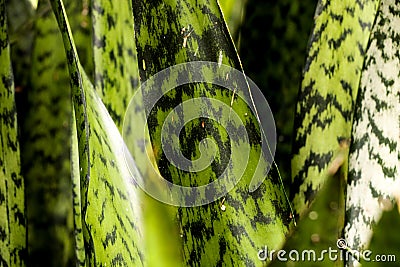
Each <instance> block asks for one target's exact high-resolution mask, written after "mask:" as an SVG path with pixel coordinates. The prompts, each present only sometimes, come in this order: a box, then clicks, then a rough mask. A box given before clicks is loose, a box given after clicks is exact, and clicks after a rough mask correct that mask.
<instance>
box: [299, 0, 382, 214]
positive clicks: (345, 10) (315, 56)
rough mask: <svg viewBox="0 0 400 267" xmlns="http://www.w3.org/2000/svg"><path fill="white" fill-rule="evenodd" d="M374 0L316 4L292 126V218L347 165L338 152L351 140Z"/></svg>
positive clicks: (321, 0)
mask: <svg viewBox="0 0 400 267" xmlns="http://www.w3.org/2000/svg"><path fill="white" fill-rule="evenodd" d="M378 2H379V1H378V0H366V1H341V0H340V1H325V0H320V1H319V2H318V6H317V9H316V12H315V17H314V20H315V25H314V29H313V32H312V35H311V38H310V41H309V48H308V54H307V60H306V63H305V67H304V73H303V81H302V84H301V90H300V93H299V98H298V102H297V106H296V115H295V125H294V133H295V134H294V142H293V154H292V157H293V158H292V180H293V183H292V190H291V199H292V202H293V206H294V210H295V213H297V214H300V215H301V214H302V213H303V212H304V211H305V210H306V208H307V207H308V206H309V205H310V203H311V201H312V200H313V198H314V196H315V193H316V192H317V191H318V189H319V188H320V187H321V185H322V184H323V183H324V181H325V180H326V178H327V177H328V176H330V175H332V174H334V173H335V172H336V171H337V170H338V169H339V168H340V167H341V166H340V164H339V165H338V163H345V162H346V161H347V160H346V159H347V155H348V150H347V151H344V152H343V150H346V147H348V145H347V143H348V141H349V140H350V138H351V127H352V121H353V112H354V105H355V101H356V97H357V91H358V87H359V81H360V75H361V69H362V66H363V63H364V58H365V52H366V50H367V44H368V39H369V36H370V32H371V29H372V25H373V22H374V20H375V17H376V11H377V7H378ZM338 153H339V154H341V155H338ZM338 157H339V158H338ZM342 158H343V159H342ZM343 169H344V170H345V172H344V179H346V177H347V171H346V168H343Z"/></svg>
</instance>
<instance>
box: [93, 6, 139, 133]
mask: <svg viewBox="0 0 400 267" xmlns="http://www.w3.org/2000/svg"><path fill="white" fill-rule="evenodd" d="M92 13H93V14H92V16H93V28H94V42H93V44H94V46H93V49H94V61H95V85H96V91H97V93H98V94H99V95H100V96H101V99H102V100H103V103H104V105H105V106H106V107H107V110H108V112H109V113H110V115H111V117H112V119H113V120H114V122H115V123H116V125H117V127H118V128H119V129H121V127H122V123H123V119H124V116H125V111H126V108H127V105H128V104H129V101H130V99H131V97H132V94H133V91H134V89H135V88H136V87H137V86H138V84H139V71H138V65H137V55H136V46H135V42H134V30H133V14H132V3H131V1H127V0H124V1H122V0H121V1H110V0H94V1H92Z"/></svg>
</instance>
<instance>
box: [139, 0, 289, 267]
mask: <svg viewBox="0 0 400 267" xmlns="http://www.w3.org/2000/svg"><path fill="white" fill-rule="evenodd" d="M133 12H134V19H135V37H136V46H137V51H138V61H139V73H140V78H141V80H142V81H146V80H147V79H149V78H151V77H152V76H153V75H154V74H156V73H158V72H159V71H161V70H163V69H165V68H168V67H171V66H174V65H176V64H179V63H185V62H190V61H198V60H203V61H212V62H218V64H220V65H222V64H226V65H229V66H232V67H235V68H237V69H239V70H240V69H241V66H240V62H239V58H238V56H237V53H236V51H235V47H234V45H233V43H232V40H231V37H230V35H229V32H228V30H227V27H226V25H225V21H224V19H223V17H222V14H221V11H220V9H219V6H218V5H217V2H216V1H179V0H178V1H133ZM184 71H185V70H183V72H182V73H179V72H173V73H171V75H172V76H171V77H170V79H169V81H168V82H169V84H168V82H166V81H165V84H164V85H163V86H161V87H151V86H150V87H146V88H144V91H143V95H144V97H145V99H148V98H147V97H149V98H151V96H152V95H154V94H157V93H158V92H159V91H161V92H162V91H165V90H166V89H167V86H168V85H170V84H171V83H174V82H176V81H177V80H179V75H183V76H185V75H187V74H185V73H184ZM210 72H211V73H210ZM208 75H209V76H208V77H210V78H212V77H214V76H213V75H212V70H211V71H210V70H209V72H208ZM214 78H215V77H214ZM153 90H154V91H153ZM238 90H243V91H246V90H248V89H247V88H238ZM198 97H205V98H208V99H213V98H214V99H218V100H220V101H222V103H225V105H226V106H228V107H230V108H231V110H232V112H236V113H237V114H239V117H240V118H241V119H242V121H245V125H246V128H247V130H248V133H249V135H251V138H252V139H251V140H252V141H251V148H250V149H251V150H250V158H249V160H247V161H246V160H245V159H239V160H238V162H236V163H234V164H242V165H243V166H247V169H246V172H245V174H244V176H243V179H242V180H241V181H240V182H239V184H237V185H236V187H235V188H234V189H233V190H232V191H231V192H229V193H228V194H227V195H225V196H224V197H222V198H220V199H219V200H217V201H215V202H213V203H210V204H208V205H204V206H200V207H188V208H184V207H180V208H177V216H178V220H179V222H180V228H181V239H182V242H183V257H184V265H188V266H222V265H234V264H238V265H240V266H255V265H259V264H260V261H259V260H258V259H257V251H258V250H259V249H260V248H261V247H262V246H264V245H268V246H269V247H271V248H278V247H279V246H280V245H281V244H282V242H283V241H284V238H285V234H286V233H287V232H288V225H289V223H290V221H291V219H290V211H289V206H288V203H287V201H286V199H285V196H284V192H283V189H282V184H281V182H280V180H279V179H278V177H277V176H275V177H271V176H268V177H267V179H266V180H265V181H264V182H263V183H262V184H261V186H260V187H259V189H257V190H256V191H254V192H252V193H249V184H250V180H251V178H252V176H253V174H254V171H255V169H256V167H257V163H258V162H259V159H260V154H261V145H260V140H261V134H260V130H259V128H257V126H256V125H258V123H257V118H256V115H255V114H253V113H252V111H251V109H250V107H249V106H247V105H246V103H245V102H244V101H243V100H241V99H240V98H237V97H235V96H234V95H233V94H232V92H229V91H227V92H224V90H222V89H221V88H218V87H217V86H213V85H207V86H206V85H204V84H190V85H187V86H181V87H179V88H177V89H176V90H172V91H171V92H169V93H167V94H165V95H164V96H163V98H162V99H161V100H160V101H159V102H158V103H157V104H156V105H155V106H154V107H152V110H151V113H150V116H149V118H148V123H149V132H150V135H151V140H152V147H153V151H154V154H155V159H156V162H157V165H158V167H159V170H160V173H161V174H162V175H163V177H164V178H165V179H166V180H168V181H169V182H172V183H174V184H178V185H183V186H198V185H205V184H208V183H209V182H211V181H214V180H216V179H217V178H218V176H219V175H220V174H221V173H222V171H223V170H224V168H225V166H226V163H227V161H228V159H229V157H230V156H231V155H230V151H229V150H230V147H229V140H230V139H229V138H233V139H234V141H235V142H236V141H237V142H240V140H237V139H235V137H232V136H229V137H228V136H227V133H226V131H225V130H224V129H223V127H222V126H221V124H222V125H223V124H226V123H227V122H228V121H229V116H226V117H225V116H221V115H218V108H217V107H216V106H213V105H212V104H210V105H204V106H201V108H202V109H203V110H205V111H207V112H208V113H209V114H211V115H210V116H212V117H213V118H218V119H217V120H218V121H219V122H220V123H221V124H218V123H216V122H215V121H213V120H207V119H205V118H196V119H194V120H192V121H190V122H189V123H188V124H187V125H185V127H184V128H183V129H182V131H181V134H182V136H180V140H179V142H180V144H179V145H180V147H181V148H182V153H183V154H184V155H185V157H187V158H188V159H190V160H195V159H197V158H198V157H199V156H200V150H199V148H198V147H199V143H200V141H201V140H202V139H203V138H210V139H213V140H214V142H215V144H216V145H217V147H218V152H217V154H216V158H215V159H214V163H212V164H211V167H207V168H206V169H204V170H202V171H201V172H199V173H198V174H196V173H190V172H189V173H188V172H185V171H183V170H180V169H178V168H176V167H174V166H173V164H171V163H170V162H169V161H168V159H167V158H166V156H165V154H164V153H163V151H162V149H161V130H162V126H163V123H164V122H166V121H167V120H166V118H168V119H169V120H170V121H171V122H172V121H176V122H183V121H184V116H185V114H186V115H189V113H190V112H191V111H190V108H189V110H186V111H184V112H183V114H177V115H176V117H175V115H173V116H172V117H173V119H172V118H171V117H167V116H168V114H169V113H170V112H171V110H172V109H174V108H175V107H176V106H177V105H179V104H181V103H183V102H184V101H185V100H190V99H194V98H198ZM232 99H233V101H232ZM187 103H190V102H187ZM262 115H264V114H261V116H262ZM166 138H167V139H166V143H168V144H174V142H175V141H174V140H175V139H173V138H172V135H167V136H166ZM236 138H237V137H236ZM175 149H177V147H175V148H173V153H179V152H177V150H175ZM232 156H233V157H237V158H240V156H241V155H240V154H239V153H237V154H234V155H232ZM261 162H262V163H261V165H262V166H263V167H266V166H267V165H268V161H267V159H266V158H264V157H263V156H261ZM228 169H229V167H228ZM230 171H231V172H232V170H230ZM263 171H264V170H261V172H259V173H257V175H258V176H259V177H260V178H264V177H266V174H265V173H264V172H263ZM231 175H232V176H234V175H237V174H236V173H233V172H232V173H231ZM201 198H205V196H198V198H197V200H199V199H201Z"/></svg>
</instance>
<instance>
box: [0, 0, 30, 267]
mask: <svg viewBox="0 0 400 267" xmlns="http://www.w3.org/2000/svg"><path fill="white" fill-rule="evenodd" d="M0 78H1V80H0V103H1V106H0V148H1V149H0V265H1V266H25V265H26V256H27V255H26V254H27V253H26V217H25V192H24V180H23V178H22V176H21V165H20V149H19V147H20V145H19V140H18V129H17V112H16V104H15V99H14V97H15V92H14V77H13V73H12V69H11V59H10V45H9V42H8V34H7V16H6V7H5V0H1V1H0Z"/></svg>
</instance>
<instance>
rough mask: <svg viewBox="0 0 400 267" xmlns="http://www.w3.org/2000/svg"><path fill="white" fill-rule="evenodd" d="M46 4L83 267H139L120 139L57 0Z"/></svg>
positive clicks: (132, 190)
mask: <svg viewBox="0 0 400 267" xmlns="http://www.w3.org/2000/svg"><path fill="white" fill-rule="evenodd" d="M51 3H52V6H53V10H54V13H55V14H56V17H57V21H58V24H59V27H60V30H61V32H62V35H63V40H64V46H65V49H66V53H67V58H68V67H69V71H70V77H71V86H72V99H73V104H74V111H75V116H76V121H75V123H76V126H77V138H78V151H79V171H80V187H81V192H80V196H81V205H82V227H83V236H84V241H85V249H86V262H87V265H88V266H98V265H104V266H105V265H108V266H115V265H126V266H141V265H143V261H144V258H143V256H144V254H143V249H142V244H143V241H142V235H143V228H142V225H141V215H140V214H141V208H140V206H139V204H138V199H139V192H138V191H137V190H136V186H135V183H134V180H132V177H131V174H130V173H129V170H128V168H127V167H126V165H125V161H124V155H123V153H122V148H123V141H122V138H121V136H120V134H119V132H118V129H117V128H116V126H115V124H114V123H113V121H112V119H111V118H110V116H109V114H108V112H107V110H106V109H105V107H104V105H103V104H102V102H101V100H100V98H99V97H98V96H97V94H96V93H95V91H94V88H93V86H92V84H91V83H90V81H89V79H88V78H87V76H86V74H85V72H84V71H83V69H82V67H81V65H80V63H79V59H78V56H77V53H76V49H75V46H74V42H73V39H72V34H71V30H70V27H69V25H68V22H67V19H66V15H65V10H64V7H63V4H62V2H61V1H52V2H51ZM75 158H76V157H75ZM75 172H76V171H75ZM134 178H135V179H139V178H140V177H134Z"/></svg>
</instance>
